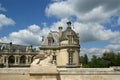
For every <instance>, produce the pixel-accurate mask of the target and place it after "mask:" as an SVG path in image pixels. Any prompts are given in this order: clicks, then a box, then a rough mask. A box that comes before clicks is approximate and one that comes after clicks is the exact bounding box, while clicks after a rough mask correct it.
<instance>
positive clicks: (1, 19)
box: [0, 0, 120, 56]
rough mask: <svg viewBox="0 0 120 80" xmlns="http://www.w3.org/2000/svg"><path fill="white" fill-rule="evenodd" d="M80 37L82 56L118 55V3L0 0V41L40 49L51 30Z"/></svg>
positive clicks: (94, 0) (113, 1)
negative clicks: (72, 32)
mask: <svg viewBox="0 0 120 80" xmlns="http://www.w3.org/2000/svg"><path fill="white" fill-rule="evenodd" d="M68 20H71V21H72V28H73V30H75V31H76V32H77V33H79V35H80V44H81V55H84V54H88V55H89V56H91V55H93V54H95V55H98V56H100V55H101V53H103V52H104V51H114V52H120V38H119V36H120V1H119V0H106V1H104V0H101V1H96V0H89V1H88V0H0V42H7V43H9V42H10V41H12V42H13V43H14V44H22V45H31V44H32V45H34V46H39V45H40V42H41V36H46V35H47V33H48V32H49V31H50V30H58V29H57V28H58V27H59V26H62V27H63V28H64V29H66V21H68Z"/></svg>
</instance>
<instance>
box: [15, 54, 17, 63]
mask: <svg viewBox="0 0 120 80" xmlns="http://www.w3.org/2000/svg"><path fill="white" fill-rule="evenodd" d="M15 64H17V56H16V55H15Z"/></svg>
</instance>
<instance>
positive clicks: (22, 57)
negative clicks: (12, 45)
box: [20, 55, 26, 64]
mask: <svg viewBox="0 0 120 80" xmlns="http://www.w3.org/2000/svg"><path fill="white" fill-rule="evenodd" d="M20 63H22V64H25V63H26V56H24V55H23V56H21V57H20Z"/></svg>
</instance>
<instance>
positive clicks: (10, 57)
mask: <svg viewBox="0 0 120 80" xmlns="http://www.w3.org/2000/svg"><path fill="white" fill-rule="evenodd" d="M8 63H10V64H14V63H15V57H14V56H13V55H11V56H9V58H8Z"/></svg>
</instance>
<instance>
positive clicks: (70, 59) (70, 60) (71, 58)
mask: <svg viewBox="0 0 120 80" xmlns="http://www.w3.org/2000/svg"><path fill="white" fill-rule="evenodd" d="M68 63H69V65H72V64H73V53H71V52H69V61H68Z"/></svg>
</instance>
